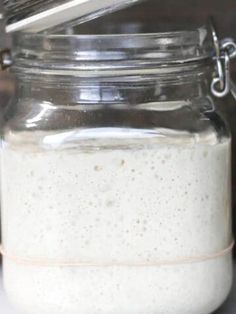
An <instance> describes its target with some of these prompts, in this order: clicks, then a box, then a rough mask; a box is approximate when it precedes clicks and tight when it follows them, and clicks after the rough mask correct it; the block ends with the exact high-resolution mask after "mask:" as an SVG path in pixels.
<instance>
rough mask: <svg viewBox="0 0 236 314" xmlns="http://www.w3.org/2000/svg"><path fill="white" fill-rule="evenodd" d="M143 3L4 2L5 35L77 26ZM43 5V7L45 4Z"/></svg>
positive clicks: (102, 0)
mask: <svg viewBox="0 0 236 314" xmlns="http://www.w3.org/2000/svg"><path fill="white" fill-rule="evenodd" d="M140 1H142V0H47V1H45V0H30V1H29V0H18V1H16V0H4V5H5V8H6V17H7V27H6V31H7V32H15V31H24V32H33V33H35V32H42V31H45V30H48V29H52V28H54V27H57V26H58V25H60V26H62V27H63V25H64V24H65V23H66V25H64V28H65V27H66V26H67V23H69V25H75V24H76V25H77V24H81V23H84V22H86V21H88V20H92V19H95V18H97V17H100V16H102V15H105V14H109V13H111V12H114V11H118V10H120V9H122V8H124V7H127V6H131V5H132V4H134V3H136V2H140ZM45 2H46V3H45Z"/></svg>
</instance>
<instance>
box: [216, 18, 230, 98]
mask: <svg viewBox="0 0 236 314" xmlns="http://www.w3.org/2000/svg"><path fill="white" fill-rule="evenodd" d="M211 30H212V38H213V43H214V48H215V56H214V57H213V59H214V60H215V62H216V77H214V78H213V80H212V83H211V92H212V94H213V95H214V96H216V97H219V98H222V97H225V96H226V95H228V94H229V93H230V92H231V94H232V95H233V96H234V98H235V99H236V86H235V84H234V83H233V82H232V80H231V76H230V61H231V59H233V58H235V57H236V43H235V42H234V40H233V39H232V38H225V39H223V40H221V41H219V39H218V36H217V33H216V31H215V28H214V26H213V23H211Z"/></svg>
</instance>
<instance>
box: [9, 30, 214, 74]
mask: <svg viewBox="0 0 236 314" xmlns="http://www.w3.org/2000/svg"><path fill="white" fill-rule="evenodd" d="M212 51H213V43H212V40H211V34H210V32H209V30H208V28H207V27H206V26H204V27H200V28H197V29H195V30H190V31H189V30H184V31H172V32H160V33H128V34H91V35H90V34H89V35H88V34H79V35H78V34H76V35H74V34H73V35H70V34H69V35H68V34H66V35H65V34H32V33H16V34H15V35H14V36H13V58H14V59H15V64H16V66H22V67H31V68H34V67H39V68H42V69H45V68H50V69H52V68H54V69H60V70H62V69H63V70H71V69H73V70H98V69H100V70H101V69H103V70H105V69H107V70H108V69H113V70H114V69H131V68H132V69H140V68H150V69H151V68H153V69H154V68H157V67H164V66H168V65H170V64H183V63H189V62H199V61H202V60H204V59H207V58H209V57H210V56H211V55H212Z"/></svg>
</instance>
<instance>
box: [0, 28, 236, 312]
mask: <svg viewBox="0 0 236 314" xmlns="http://www.w3.org/2000/svg"><path fill="white" fill-rule="evenodd" d="M211 52H212V42H211V40H210V37H209V34H208V32H207V30H206V29H205V28H201V29H198V30H195V31H184V32H172V33H160V34H154V33H153V34H129V35H127V34H126V35H80V36H77V35H70V36H68V35H32V34H18V35H16V36H15V38H14V50H13V53H14V59H15V64H14V66H13V72H14V73H15V75H16V76H17V78H18V96H17V97H16V101H15V102H14V103H13V104H12V106H11V107H10V108H9V110H8V112H7V114H6V117H5V131H4V140H3V152H2V171H3V173H2V192H1V193H2V220H3V225H2V228H3V233H2V235H3V246H2V251H3V255H4V284H5V289H6V291H7V294H8V296H9V299H10V300H11V301H12V303H13V304H14V305H15V306H16V308H17V309H18V310H19V312H22V313H24V314H55V313H57V314H77V313H81V314H91V313H93V314H98V313H107V314H108V313H109V314H123V313H124V314H127V313H128V314H146V313H149V314H154V313H165V314H196V313H197V314H208V313H210V312H212V311H214V310H215V309H216V308H218V307H219V306H220V305H221V304H222V302H223V301H224V300H225V299H226V297H227V295H228V293H229V290H230V287H231V282H232V254H231V249H232V232H231V195H230V179H231V169H230V151H231V140H230V135H229V132H228V130H227V127H226V126H225V123H224V121H223V120H222V118H221V117H220V116H219V115H218V113H217V112H216V111H215V107H214V100H213V98H212V97H211V94H210V89H209V85H210V81H211V79H212V76H213V71H214V64H213V62H212V60H211V58H210V56H211Z"/></svg>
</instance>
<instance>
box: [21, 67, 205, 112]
mask: <svg viewBox="0 0 236 314" xmlns="http://www.w3.org/2000/svg"><path fill="white" fill-rule="evenodd" d="M16 75H17V77H18V85H19V88H18V92H19V97H20V98H31V99H34V100H38V101H39V102H40V101H45V102H48V103H51V104H52V105H56V106H60V105H62V106H64V105H69V104H70V105H78V104H79V105H136V106H139V105H145V104H146V105H147V104H152V103H155V102H179V101H187V100H193V99H197V98H201V97H203V96H205V95H207V94H208V93H209V92H208V91H209V76H210V75H211V65H210V64H208V63H206V62H200V63H194V64H188V65H183V66H175V67H166V68H165V69H161V71H160V73H155V74H146V73H145V71H140V72H139V73H137V74H134V75H122V74H120V75H115V76H104V77H100V76H99V77H92V78H91V77H88V78H78V77H73V76H67V75H60V76H58V75H50V76H45V75H44V74H39V73H36V74H31V75H29V74H27V75H26V74H25V73H20V72H18V73H16Z"/></svg>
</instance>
